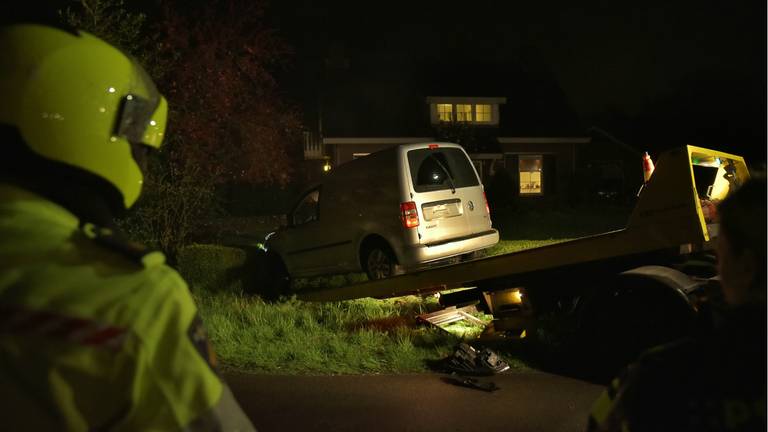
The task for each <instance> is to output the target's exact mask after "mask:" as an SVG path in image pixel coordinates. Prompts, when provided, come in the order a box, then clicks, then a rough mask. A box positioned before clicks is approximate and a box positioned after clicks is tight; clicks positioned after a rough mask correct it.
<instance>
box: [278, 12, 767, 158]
mask: <svg viewBox="0 0 768 432" xmlns="http://www.w3.org/2000/svg"><path fill="white" fill-rule="evenodd" d="M452 5H453V6H455V7H451V6H452ZM458 5H459V3H426V2H411V4H408V5H402V6H400V7H399V6H398V4H397V3H384V2H356V3H351V2H349V3H347V2H344V3H341V2H313V1H308V0H279V1H274V2H273V3H272V5H271V10H272V19H273V20H274V25H275V26H276V27H277V28H278V30H279V32H280V34H281V35H283V36H284V37H285V38H286V39H287V40H288V41H289V42H290V43H291V44H292V45H294V47H295V49H296V59H295V65H294V67H295V68H296V69H295V70H294V75H293V81H291V80H290V79H288V80H287V81H286V84H287V85H289V86H290V87H293V88H298V89H300V91H301V92H303V93H304V94H308V93H309V92H310V91H311V88H312V87H316V86H317V85H318V80H321V79H322V77H321V75H322V73H323V68H322V64H323V61H324V59H326V58H331V59H336V60H339V59H346V60H348V61H349V62H350V67H349V70H348V71H347V72H348V74H349V75H351V76H352V77H354V76H355V75H358V76H361V75H366V76H368V77H370V78H372V79H380V78H381V77H382V76H386V77H392V76H396V77H398V80H399V81H409V80H412V79H415V78H414V77H417V76H419V74H420V73H422V72H423V70H430V71H434V70H435V67H436V65H439V67H438V69H439V70H442V71H444V72H443V73H441V76H442V77H443V78H444V79H447V80H454V81H456V80H463V81H467V82H470V81H474V82H482V81H483V80H482V74H483V73H482V72H481V71H482V70H483V69H484V68H485V69H486V70H488V69H489V68H497V69H499V70H502V71H510V73H509V77H510V79H511V80H512V79H515V77H516V76H518V75H516V74H515V73H514V71H517V70H521V69H522V70H523V71H525V72H526V74H525V76H528V77H530V76H545V77H549V78H551V79H552V80H553V81H554V83H553V84H552V85H553V86H556V87H557V88H558V90H559V91H560V92H561V93H562V96H563V98H564V101H563V102H564V103H565V104H567V106H568V107H569V108H570V109H572V110H573V111H574V112H575V114H576V115H578V117H579V118H580V119H581V122H582V124H583V125H584V127H589V126H591V125H597V126H600V127H601V128H603V129H607V130H610V131H611V132H612V133H614V134H615V135H617V136H620V137H621V138H622V139H624V140H626V141H628V142H631V143H635V144H641V145H645V142H647V141H649V140H656V141H659V142H660V143H661V144H659V145H660V146H662V147H663V146H665V145H668V144H669V145H672V144H675V143H677V144H685V143H694V144H700V145H710V146H718V147H720V148H722V147H723V145H726V143H727V147H728V148H730V149H732V150H734V151H740V152H742V153H749V155H750V156H751V157H752V158H759V159H761V160H763V161H764V160H765V151H766V112H765V101H766V2H764V1H738V0H737V1H728V2H715V1H697V2H693V1H690V0H680V1H671V2H670V1H665V2H657V4H653V3H651V2H616V1H603V2H572V1H569V2H559V3H558V2H548V3H545V2H513V1H494V2H487V3H483V2H472V3H464V4H463V5H462V6H461V7H459V6H458ZM473 69H474V70H475V71H478V72H477V74H473V73H472V70H473ZM467 71H469V72H467ZM430 73H434V72H430ZM495 77H496V78H497V79H498V78H499V76H498V73H497V74H496V75H495ZM503 78H504V75H503V73H502V74H501V79H503ZM482 84H486V85H487V84H488V83H487V82H485V83H482ZM509 92H510V90H507V94H503V95H502V96H507V97H508V98H509V99H510V100H509V102H508V104H509V103H521V104H526V103H531V101H528V100H524V101H513V100H512V99H513V98H514V94H508V93H509ZM526 98H530V95H526Z"/></svg>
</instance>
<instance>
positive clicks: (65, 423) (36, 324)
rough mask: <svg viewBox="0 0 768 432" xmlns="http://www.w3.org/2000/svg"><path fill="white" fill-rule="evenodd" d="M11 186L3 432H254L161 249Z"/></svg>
mask: <svg viewBox="0 0 768 432" xmlns="http://www.w3.org/2000/svg"><path fill="white" fill-rule="evenodd" d="M79 225H80V224H79V221H78V219H77V218H76V217H75V216H74V215H73V214H71V213H70V212H69V211H67V210H66V209H64V208H62V207H60V206H58V205H57V204H55V203H53V202H51V201H48V200H46V199H44V198H42V197H40V196H37V195H34V194H32V193H30V192H28V191H25V190H22V189H19V188H16V187H14V186H10V185H7V184H0V406H1V407H2V412H3V415H2V420H0V422H2V427H0V428H1V429H4V430H51V431H52V430H74V431H79V430H83V431H85V430H102V429H103V430H125V431H139V430H141V431H146V430H163V431H172V430H232V431H234V430H242V431H246V430H253V426H252V425H251V423H250V421H249V420H248V418H247V417H246V416H245V415H244V414H243V412H242V411H241V409H240V407H239V406H238V405H237V402H236V401H235V399H234V398H233V396H232V394H231V392H230V391H229V389H228V387H227V386H226V384H224V383H223V382H222V380H221V379H220V377H219V376H218V374H217V370H216V365H215V356H214V354H213V351H212V349H211V347H210V344H209V343H208V339H207V337H206V334H205V330H204V328H203V327H202V324H201V322H200V319H199V317H198V316H197V308H196V307H195V305H194V303H193V300H192V298H191V296H190V293H189V290H188V288H187V285H186V284H185V282H184V281H183V280H182V278H181V277H180V276H179V274H178V273H176V271H174V270H173V269H171V268H170V267H168V266H167V265H165V263H164V257H163V256H162V254H160V253H159V252H153V253H150V254H146V253H145V252H144V251H142V250H140V249H139V248H136V247H134V245H132V244H130V243H127V242H123V241H118V240H116V239H115V238H114V237H113V236H112V235H110V232H109V231H108V230H101V229H98V228H96V227H93V226H92V225H84V226H83V227H80V226H79Z"/></svg>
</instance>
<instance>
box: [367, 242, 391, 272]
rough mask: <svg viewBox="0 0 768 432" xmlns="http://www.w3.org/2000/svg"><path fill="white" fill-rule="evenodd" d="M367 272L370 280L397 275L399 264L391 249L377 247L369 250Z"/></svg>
mask: <svg viewBox="0 0 768 432" xmlns="http://www.w3.org/2000/svg"><path fill="white" fill-rule="evenodd" d="M364 262H365V272H366V273H367V274H368V279H370V280H377V279H386V278H388V277H392V276H394V275H395V272H396V269H397V263H396V262H395V257H394V256H393V254H392V251H390V250H389V248H385V247H382V246H380V245H376V246H373V247H371V248H370V249H368V252H367V253H366V255H365V261H364Z"/></svg>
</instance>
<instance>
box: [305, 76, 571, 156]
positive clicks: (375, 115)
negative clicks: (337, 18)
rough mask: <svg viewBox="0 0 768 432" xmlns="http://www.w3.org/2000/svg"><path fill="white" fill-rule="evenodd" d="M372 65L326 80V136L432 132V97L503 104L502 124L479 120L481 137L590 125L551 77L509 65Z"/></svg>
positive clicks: (567, 132) (566, 131)
mask: <svg viewBox="0 0 768 432" xmlns="http://www.w3.org/2000/svg"><path fill="white" fill-rule="evenodd" d="M368 72H369V73H366V74H357V75H353V74H351V73H348V72H341V73H340V74H339V75H337V76H335V77H334V78H333V79H329V80H328V81H327V82H326V86H325V89H324V90H323V91H322V94H321V103H320V106H321V113H322V125H323V131H322V133H323V136H324V137H333V138H344V137H411V136H434V135H436V133H435V127H434V126H433V125H432V124H431V123H430V111H429V109H430V107H429V104H430V103H439V102H441V101H456V100H462V99H463V100H467V101H470V100H476V101H477V100H478V99H479V101H481V102H486V103H493V104H499V116H500V119H499V120H500V121H499V125H498V126H497V127H488V126H480V127H478V128H477V132H478V136H480V137H481V139H483V140H484V139H486V138H487V137H488V136H494V137H495V136H508V137H515V136H525V137H530V136H533V137H535V136H544V137H550V136H583V135H584V134H585V133H586V131H585V129H584V128H583V127H582V126H581V125H580V122H579V119H578V116H577V114H576V113H575V111H574V110H572V109H571V107H570V105H569V103H568V101H567V98H566V97H565V95H564V93H563V92H562V90H561V89H560V87H559V85H558V84H557V82H555V81H554V80H553V78H548V77H547V76H540V75H534V74H531V73H526V72H525V71H522V70H520V69H519V68H515V67H512V66H510V65H494V64H486V65H482V64H475V65H471V67H466V68H459V67H454V68H446V67H443V66H438V67H434V68H425V69H423V70H420V71H414V70H401V71H393V70H392V69H386V73H376V72H375V71H368ZM494 142H495V140H494Z"/></svg>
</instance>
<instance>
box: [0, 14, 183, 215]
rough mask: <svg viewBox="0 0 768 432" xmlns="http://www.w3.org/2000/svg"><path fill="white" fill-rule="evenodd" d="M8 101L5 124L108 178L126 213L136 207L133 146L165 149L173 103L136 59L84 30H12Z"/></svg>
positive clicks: (2, 69) (6, 32) (3, 61)
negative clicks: (142, 145)
mask: <svg viewBox="0 0 768 432" xmlns="http://www.w3.org/2000/svg"><path fill="white" fill-rule="evenodd" d="M0 98H2V102H1V103H0V124H1V123H4V124H6V125H8V126H10V127H13V128H15V129H16V130H17V131H18V133H19V134H20V135H21V138H22V139H23V141H24V143H25V144H26V145H27V146H28V147H29V148H30V149H31V150H32V151H33V152H35V153H36V154H38V155H40V156H42V157H44V158H47V159H50V160H54V161H57V162H62V163H65V164H69V165H72V166H75V167H78V168H81V169H84V170H86V171H88V172H90V173H92V174H95V175H97V176H99V177H101V178H104V179H106V180H107V181H108V182H109V183H111V184H112V185H114V186H115V187H116V188H117V190H118V191H120V193H121V194H122V197H123V204H124V205H125V208H126V209H127V208H130V207H131V206H132V205H133V204H134V203H135V202H136V200H137V199H138V197H139V193H140V192H141V185H142V182H143V175H142V172H141V169H140V168H139V166H138V164H137V163H136V161H135V160H134V158H133V156H132V153H131V143H134V144H145V145H148V146H151V147H155V148H157V147H160V144H161V143H162V141H163V135H164V133H165V126H166V119H167V112H168V104H167V102H166V101H165V98H163V96H162V95H161V94H160V93H159V92H158V91H157V88H156V87H155V85H154V83H153V82H152V79H151V78H149V76H148V75H147V73H146V72H145V71H144V69H143V68H142V67H141V66H140V65H139V64H137V63H136V61H135V60H134V59H132V58H131V57H129V56H127V55H125V54H123V53H122V52H121V51H120V50H118V49H117V48H115V47H113V46H111V45H109V44H108V43H106V42H104V41H102V40H101V39H99V38H97V37H95V36H93V35H91V34H89V33H86V32H83V31H74V30H73V31H72V32H68V31H66V30H64V29H58V28H53V27H47V26H42V25H34V24H24V25H13V26H8V27H5V28H2V29H0ZM0 145H1V144H0ZM43 174H44V173H41V175H43Z"/></svg>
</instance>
